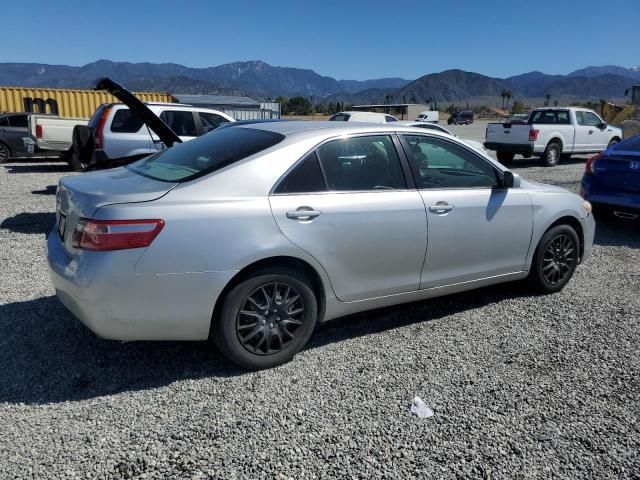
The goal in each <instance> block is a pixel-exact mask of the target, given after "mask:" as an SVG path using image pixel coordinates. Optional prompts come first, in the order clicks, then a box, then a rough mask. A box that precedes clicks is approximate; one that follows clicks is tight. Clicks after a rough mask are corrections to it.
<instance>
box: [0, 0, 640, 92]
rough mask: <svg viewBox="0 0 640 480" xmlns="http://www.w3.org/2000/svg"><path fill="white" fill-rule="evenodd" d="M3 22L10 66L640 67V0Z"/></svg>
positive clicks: (33, 8) (357, 73)
mask: <svg viewBox="0 0 640 480" xmlns="http://www.w3.org/2000/svg"><path fill="white" fill-rule="evenodd" d="M0 14H1V15H0V16H1V18H2V19H3V20H2V25H3V27H2V30H3V41H2V42H1V43H0V62H39V63H50V64H68V65H83V64H86V63H89V62H92V61H95V60H98V59H110V60H117V61H129V62H144V61H148V62H154V63H155V62H172V63H180V64H183V65H187V66H191V67H205V66H213V65H219V64H222V63H228V62H233V61H241V60H258V59H259V60H263V61H265V62H267V63H270V64H272V65H279V66H291V67H299V68H310V69H313V70H315V71H316V72H318V73H320V74H322V75H328V76H332V77H335V78H338V79H357V80H363V79H367V78H378V77H390V76H394V77H395V76H399V77H404V78H408V79H414V78H417V77H419V76H421V75H424V74H426V73H432V72H439V71H442V70H446V69H449V68H461V69H463V70H469V71H475V72H478V73H482V74H485V75H490V76H496V77H505V76H510V75H516V74H520V73H524V72H528V71H532V70H540V71H543V72H545V73H568V72H570V71H573V70H576V69H578V68H582V67H585V66H588V65H604V64H616V65H622V66H633V65H638V64H640V45H639V44H640V37H639V35H640V34H639V33H638V32H639V31H640V1H638V0H628V1H619V0H607V1H604V0H600V1H592V0H580V1H571V2H570V1H563V0H555V1H547V0H526V1H525V0H511V1H497V0H496V1H493V0H484V1H483V0H457V1H452V2H450V1H447V0H438V1H433V0H421V1H412V0H407V1H399V2H392V1H388V0H387V1H350V0H342V1H335V0H324V1H321V2H318V1H313V2H308V1H301V0H298V1H277V0H273V1H269V0H263V1H241V0H235V1H229V0H225V1H219V2H218V1H205V0H193V1H182V2H178V1H161V0H155V1H150V0H141V1H135V0H129V1H122V0H110V1H98V0H96V1H92V0H82V1H78V0H48V1H44V0H27V1H6V2H2V6H1V7H0ZM607 26H612V27H613V28H612V29H611V31H607V29H606V27H607Z"/></svg>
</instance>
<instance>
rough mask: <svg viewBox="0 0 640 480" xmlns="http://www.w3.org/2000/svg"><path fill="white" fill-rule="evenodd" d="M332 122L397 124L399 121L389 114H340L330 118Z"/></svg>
mask: <svg viewBox="0 0 640 480" xmlns="http://www.w3.org/2000/svg"><path fill="white" fill-rule="evenodd" d="M329 121H331V122H367V123H387V122H397V121H398V119H397V118H396V117H394V116H393V115H389V114H387V113H373V112H339V113H336V114H334V115H332V116H331V118H329Z"/></svg>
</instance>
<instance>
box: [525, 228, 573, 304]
mask: <svg viewBox="0 0 640 480" xmlns="http://www.w3.org/2000/svg"><path fill="white" fill-rule="evenodd" d="M579 254H580V241H579V239H578V234H577V233H576V231H575V230H574V229H573V228H571V227H570V226H569V225H558V226H556V227H553V228H551V229H549V231H547V232H546V233H545V234H544V235H543V236H542V238H541V239H540V242H539V243H538V247H537V248H536V253H535V254H534V256H533V261H532V262H531V270H530V271H529V283H530V284H531V285H532V286H533V287H534V288H535V289H536V290H538V291H540V292H542V293H554V292H559V291H560V290H562V289H563V288H564V286H565V285H566V284H567V282H569V280H570V279H571V277H572V276H573V273H574V272H575V270H576V267H577V265H578V256H579Z"/></svg>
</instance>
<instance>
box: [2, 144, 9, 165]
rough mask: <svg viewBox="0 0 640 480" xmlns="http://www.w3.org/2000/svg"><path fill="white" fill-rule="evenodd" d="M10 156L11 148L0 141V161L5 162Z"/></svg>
mask: <svg viewBox="0 0 640 480" xmlns="http://www.w3.org/2000/svg"><path fill="white" fill-rule="evenodd" d="M10 158H11V150H9V147H7V146H6V145H5V144H4V143H2V142H0V163H7V162H8V161H9V159H10Z"/></svg>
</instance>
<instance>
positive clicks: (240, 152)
mask: <svg viewBox="0 0 640 480" xmlns="http://www.w3.org/2000/svg"><path fill="white" fill-rule="evenodd" d="M282 140H284V135H281V134H279V133H275V132H268V131H265V130H258V129H253V128H243V127H239V128H221V129H220V130H216V131H214V132H211V133H210V134H209V135H204V136H202V137H198V138H196V139H194V140H191V141H189V142H184V143H179V144H176V145H174V146H172V147H171V148H168V149H166V150H163V151H161V152H158V153H154V154H153V155H151V156H149V157H146V158H144V159H142V160H139V161H137V162H135V163H132V164H131V165H129V166H127V167H126V168H128V169H130V170H132V171H133V172H135V173H137V174H139V175H142V176H145V177H149V178H153V179H155V180H162V181H165V182H186V181H189V180H192V179H194V178H197V177H201V176H203V175H207V174H209V173H212V172H215V171H216V170H219V169H221V168H224V167H226V166H228V165H231V164H232V163H235V162H238V161H240V160H242V159H244V158H247V157H250V156H251V155H254V154H256V153H258V152H262V151H263V150H266V149H267V148H270V147H273V146H274V145H276V144H278V143H280V142H281V141H282Z"/></svg>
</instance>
